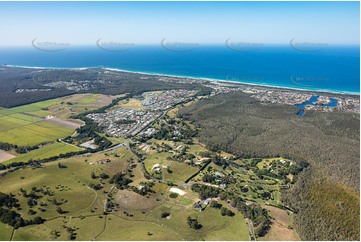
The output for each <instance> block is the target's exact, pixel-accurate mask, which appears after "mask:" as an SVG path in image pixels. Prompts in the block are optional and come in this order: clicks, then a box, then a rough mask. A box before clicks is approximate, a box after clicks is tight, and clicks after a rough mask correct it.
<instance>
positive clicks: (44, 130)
mask: <svg viewBox="0 0 361 242" xmlns="http://www.w3.org/2000/svg"><path fill="white" fill-rule="evenodd" d="M6 119H7V118H6ZM24 122H26V121H24ZM1 125H2V124H1ZM73 132H74V130H72V129H68V128H64V127H61V126H58V125H55V124H51V123H47V122H43V121H41V122H37V123H28V124H26V125H23V126H18V127H14V128H12V129H8V130H6V131H3V132H0V141H2V142H6V143H10V144H16V145H19V146H32V145H37V144H40V143H44V142H49V141H53V140H55V139H58V138H63V137H66V136H68V135H71V134H72V133H73Z"/></svg>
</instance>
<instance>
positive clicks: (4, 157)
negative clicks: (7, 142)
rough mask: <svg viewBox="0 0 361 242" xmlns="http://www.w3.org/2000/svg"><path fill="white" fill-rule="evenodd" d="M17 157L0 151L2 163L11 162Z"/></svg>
mask: <svg viewBox="0 0 361 242" xmlns="http://www.w3.org/2000/svg"><path fill="white" fill-rule="evenodd" d="M14 157H15V156H14V155H12V154H9V153H8V152H6V151H4V150H0V163H1V162H4V161H7V160H10V159H12V158H14Z"/></svg>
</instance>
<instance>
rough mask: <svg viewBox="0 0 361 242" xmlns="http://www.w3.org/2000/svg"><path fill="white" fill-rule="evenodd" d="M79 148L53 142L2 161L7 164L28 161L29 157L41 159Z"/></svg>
mask: <svg viewBox="0 0 361 242" xmlns="http://www.w3.org/2000/svg"><path fill="white" fill-rule="evenodd" d="M80 150H81V149H80V148H77V147H75V146H72V145H69V144H66V143H61V142H55V143H52V144H49V145H46V146H43V147H41V148H39V149H36V150H32V151H30V152H28V153H26V154H22V155H19V156H17V157H15V158H13V159H11V160H8V161H6V162H4V164H9V163H12V162H19V161H22V162H28V161H29V160H31V159H32V160H41V159H45V158H49V157H53V156H57V155H60V154H66V153H69V152H75V151H80Z"/></svg>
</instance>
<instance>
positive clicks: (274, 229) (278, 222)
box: [258, 206, 300, 241]
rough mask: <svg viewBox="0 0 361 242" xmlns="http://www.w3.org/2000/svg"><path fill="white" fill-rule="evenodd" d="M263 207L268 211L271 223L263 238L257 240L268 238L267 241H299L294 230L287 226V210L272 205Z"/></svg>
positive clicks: (288, 219)
mask: <svg viewBox="0 0 361 242" xmlns="http://www.w3.org/2000/svg"><path fill="white" fill-rule="evenodd" d="M264 208H265V209H267V210H268V211H270V215H271V217H272V225H271V229H270V231H269V232H268V233H267V235H266V236H265V237H263V238H258V240H268V241H275V240H277V241H299V240H300V238H299V237H298V235H297V233H296V231H295V230H294V229H291V228H289V222H290V215H288V213H287V211H285V210H283V209H280V208H276V207H272V206H264Z"/></svg>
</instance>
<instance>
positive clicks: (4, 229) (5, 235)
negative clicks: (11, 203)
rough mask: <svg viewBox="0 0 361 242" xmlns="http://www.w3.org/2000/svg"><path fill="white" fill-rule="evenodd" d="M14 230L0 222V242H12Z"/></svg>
mask: <svg viewBox="0 0 361 242" xmlns="http://www.w3.org/2000/svg"><path fill="white" fill-rule="evenodd" d="M13 230H14V228H13V227H11V226H10V225H7V224H3V223H1V222H0V231H1V232H0V241H10V239H11V234H12V232H13Z"/></svg>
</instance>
